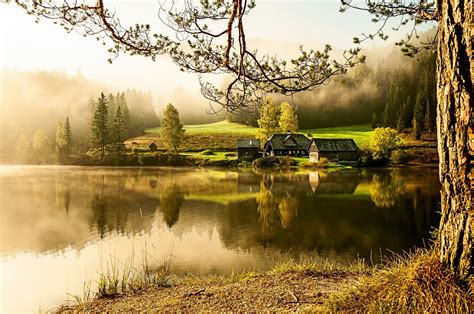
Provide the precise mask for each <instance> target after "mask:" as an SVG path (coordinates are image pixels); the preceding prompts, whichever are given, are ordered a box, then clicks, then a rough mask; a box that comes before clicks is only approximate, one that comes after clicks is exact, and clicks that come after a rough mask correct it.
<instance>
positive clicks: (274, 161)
mask: <svg viewBox="0 0 474 314" xmlns="http://www.w3.org/2000/svg"><path fill="white" fill-rule="evenodd" d="M295 165H296V162H295V161H294V160H293V158H291V157H287V156H285V157H276V156H267V157H262V158H258V159H255V160H254V161H253V163H252V166H253V167H255V168H289V167H291V166H295Z"/></svg>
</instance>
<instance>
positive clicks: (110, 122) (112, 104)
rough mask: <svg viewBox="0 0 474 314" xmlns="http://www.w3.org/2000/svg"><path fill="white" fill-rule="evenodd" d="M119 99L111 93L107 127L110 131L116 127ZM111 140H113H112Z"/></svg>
mask: <svg viewBox="0 0 474 314" xmlns="http://www.w3.org/2000/svg"><path fill="white" fill-rule="evenodd" d="M117 102H118V101H117V99H116V98H115V97H114V95H112V93H109V95H108V96H107V108H108V112H109V114H108V117H107V124H108V125H107V126H108V128H109V130H112V129H113V127H114V119H115V111H116V110H117V106H118V104H117ZM109 140H113V139H112V138H110V139H109Z"/></svg>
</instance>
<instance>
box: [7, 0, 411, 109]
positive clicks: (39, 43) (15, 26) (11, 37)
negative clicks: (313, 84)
mask: <svg viewBox="0 0 474 314" xmlns="http://www.w3.org/2000/svg"><path fill="white" fill-rule="evenodd" d="M178 1H179V0H178ZM256 2H257V7H256V8H255V9H254V10H253V11H252V12H251V13H250V15H249V16H247V17H246V20H245V23H246V36H247V39H248V42H249V43H250V45H252V44H255V47H256V48H259V49H264V50H266V51H267V52H269V53H271V54H272V55H283V56H287V55H294V56H296V55H297V53H298V47H299V45H304V46H305V48H312V47H320V46H321V45H322V44H325V43H329V44H331V45H332V46H333V47H335V48H339V49H347V48H351V47H354V45H353V44H352V38H353V37H355V36H360V34H361V33H363V32H365V33H369V32H371V31H374V30H375V29H376V25H375V24H374V23H372V22H371V21H370V16H369V15H368V14H367V13H365V12H359V11H355V10H350V11H347V12H345V13H344V14H342V13H340V12H339V10H338V9H339V1H337V0H301V1H298V0H294V1H283V0H282V1H278V0H257V1H256ZM157 3H158V1H157V0H154V1H130V0H129V1H117V0H115V1H114V0H105V4H106V6H108V7H110V8H113V9H115V10H116V13H117V16H118V17H120V19H121V21H122V23H123V24H125V25H127V24H129V23H130V24H132V23H133V24H134V23H135V22H143V23H150V24H151V25H152V29H153V30H155V31H156V32H160V31H166V30H165V28H164V26H163V25H161V24H159V21H158V20H157V9H158V4H157ZM406 32H407V31H406V30H405V31H399V32H392V33H391V35H392V37H391V39H390V41H391V42H393V41H394V40H398V39H400V38H401V37H402V36H404V35H405V34H406ZM380 45H388V43H386V42H382V41H380V40H376V41H373V42H368V43H367V44H366V46H369V47H370V46H380ZM291 51H294V54H292V53H291ZM108 58H109V54H108V52H107V48H106V47H105V46H102V45H101V44H100V43H99V42H97V41H96V40H95V39H94V38H84V37H82V36H81V35H79V34H77V33H75V32H71V33H70V34H68V33H66V32H65V31H64V30H63V29H62V28H61V27H59V26H57V25H54V24H52V22H51V21H48V20H42V21H40V23H38V24H36V23H35V21H34V18H32V17H31V16H28V15H27V14H25V12H24V11H23V10H21V9H19V8H18V7H16V5H14V4H8V5H7V4H4V3H0V68H8V69H17V70H26V71H29V70H38V69H40V70H58V71H64V72H67V73H70V74H72V75H73V74H75V73H77V72H80V73H82V74H83V75H84V76H85V77H86V78H88V79H89V80H94V81H100V82H102V83H104V84H106V85H107V86H109V87H110V88H112V89H124V88H137V89H142V90H145V91H150V92H151V93H152V95H153V96H154V97H155V98H157V99H159V101H162V102H166V97H167V95H168V94H170V93H172V92H173V91H176V90H177V89H184V90H187V91H189V93H192V94H196V97H199V91H198V88H199V85H198V82H197V76H196V75H194V74H187V73H182V72H180V71H179V69H178V68H177V67H176V66H175V65H173V64H172V62H171V61H170V60H169V59H168V57H166V56H162V57H159V58H157V60H156V61H155V62H153V61H151V59H147V58H144V57H141V56H128V55H121V56H120V57H119V58H118V59H116V60H115V61H114V63H113V64H112V65H111V64H109V63H108V62H107V59H108Z"/></svg>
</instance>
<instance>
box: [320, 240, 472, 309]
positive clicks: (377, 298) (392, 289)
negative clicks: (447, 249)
mask: <svg viewBox="0 0 474 314" xmlns="http://www.w3.org/2000/svg"><path fill="white" fill-rule="evenodd" d="M473 298H474V295H473V291H472V288H471V289H470V291H466V290H465V289H463V288H461V287H460V286H459V285H458V284H457V282H456V280H455V277H454V275H453V274H452V273H451V272H449V271H448V270H446V269H445V268H444V267H443V266H442V264H441V263H440V261H439V259H438V257H437V254H436V251H433V250H425V249H419V250H417V251H416V252H414V253H410V254H405V255H401V256H396V257H394V258H393V259H391V260H390V261H389V262H388V263H387V265H385V266H382V267H381V268H375V269H374V271H372V272H371V274H370V275H366V276H362V277H360V278H359V280H358V281H357V284H355V285H352V286H349V287H348V288H346V289H344V290H342V291H340V292H337V293H335V294H334V295H333V297H332V298H330V299H329V301H328V304H326V305H325V308H326V309H329V310H330V311H331V312H332V311H336V312H340V311H342V312H377V313H386V312H401V313H406V312H418V313H420V312H440V313H472V311H473V305H474V303H473V300H474V299H473Z"/></svg>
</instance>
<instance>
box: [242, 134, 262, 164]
mask: <svg viewBox="0 0 474 314" xmlns="http://www.w3.org/2000/svg"><path fill="white" fill-rule="evenodd" d="M259 150H260V140H257V139H254V138H243V139H239V140H237V156H238V158H239V159H249V160H253V159H255V158H257V157H258V151H259Z"/></svg>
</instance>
